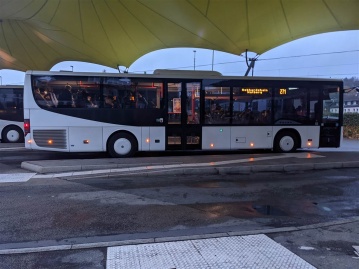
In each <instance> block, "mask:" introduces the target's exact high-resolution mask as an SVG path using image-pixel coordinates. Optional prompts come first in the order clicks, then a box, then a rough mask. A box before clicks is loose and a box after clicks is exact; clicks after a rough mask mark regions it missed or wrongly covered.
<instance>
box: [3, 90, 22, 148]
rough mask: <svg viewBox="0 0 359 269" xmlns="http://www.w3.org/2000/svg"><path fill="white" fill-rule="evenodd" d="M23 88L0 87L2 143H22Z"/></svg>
mask: <svg viewBox="0 0 359 269" xmlns="http://www.w3.org/2000/svg"><path fill="white" fill-rule="evenodd" d="M23 89H24V86H18V85H1V86H0V140H1V142H2V143H21V142H24V130H23V126H24V111H23Z"/></svg>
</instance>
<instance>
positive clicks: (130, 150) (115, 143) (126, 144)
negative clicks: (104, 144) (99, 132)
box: [108, 133, 137, 158]
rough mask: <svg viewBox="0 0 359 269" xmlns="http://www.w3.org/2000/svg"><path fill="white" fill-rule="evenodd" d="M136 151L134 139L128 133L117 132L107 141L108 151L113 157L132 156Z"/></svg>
mask: <svg viewBox="0 0 359 269" xmlns="http://www.w3.org/2000/svg"><path fill="white" fill-rule="evenodd" d="M136 151H137V143H136V139H135V138H134V137H133V136H132V135H130V134H127V133H118V134H115V135H114V136H112V137H111V138H110V140H109V141H108V153H109V154H110V155H111V157H113V158H126V157H132V156H133V155H134V154H135V152H136Z"/></svg>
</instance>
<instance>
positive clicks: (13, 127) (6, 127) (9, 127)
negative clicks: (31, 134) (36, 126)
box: [0, 124, 25, 143]
mask: <svg viewBox="0 0 359 269" xmlns="http://www.w3.org/2000/svg"><path fill="white" fill-rule="evenodd" d="M8 129H16V130H18V131H19V133H20V138H19V143H22V142H24V139H25V133H24V130H23V129H22V128H21V127H19V126H18V125H16V124H9V125H5V126H4V127H3V129H2V131H1V137H0V138H1V141H2V142H4V141H5V138H4V137H5V133H6V131H7V130H8Z"/></svg>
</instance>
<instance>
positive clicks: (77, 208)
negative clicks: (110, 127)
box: [0, 149, 359, 269]
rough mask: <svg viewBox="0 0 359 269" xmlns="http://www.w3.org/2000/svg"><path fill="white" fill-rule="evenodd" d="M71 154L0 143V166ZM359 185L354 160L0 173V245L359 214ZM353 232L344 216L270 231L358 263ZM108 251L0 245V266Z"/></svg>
mask: <svg viewBox="0 0 359 269" xmlns="http://www.w3.org/2000/svg"><path fill="white" fill-rule="evenodd" d="M268 155H270V153H268ZM68 156H69V155H68V154H59V153H46V152H33V151H23V150H20V149H19V150H16V151H14V150H13V151H2V152H1V157H0V173H4V172H7V173H19V172H21V171H22V172H24V171H23V170H22V169H21V168H20V162H21V161H23V160H35V159H38V160H41V159H43V158H47V159H61V158H67V157H68ZM71 158H101V154H100V155H98V154H78V155H74V154H71ZM358 194H359V175H358V169H331V170H319V171H307V172H296V173H258V174H251V175H202V176H201V175H199V176H198V175H196V176H190V175H187V176H161V177H159V176H157V177H152V178H151V177H136V178H134V177H123V176H122V177H115V176H114V177H106V178H101V177H96V178H91V177H86V178H82V179H73V178H63V179H57V178H52V179H46V178H44V179H30V180H29V181H27V182H22V183H1V184H0V245H2V246H9V247H10V246H12V247H13V246H17V247H31V246H32V247H36V246H39V245H56V244H57V245H61V244H66V243H71V244H76V243H77V244H81V243H89V242H102V241H123V240H136V239H146V238H153V237H156V238H163V237H178V236H187V235H188V236H189V235H201V234H203V235H204V234H213V233H228V232H245V231H248V230H252V231H253V230H263V229H273V228H281V227H289V226H290V227H299V226H305V225H312V224H318V223H323V222H333V221H334V223H335V221H337V220H342V219H348V218H351V217H357V216H359V195H358ZM358 234H359V227H358V223H350V222H348V223H346V224H344V225H330V226H328V227H322V228H320V229H306V230H301V231H296V232H280V233H275V234H271V235H270V236H271V238H273V239H274V240H275V241H277V242H279V243H281V244H282V245H284V246H286V247H287V248H288V249H290V250H291V251H293V252H294V253H296V254H297V255H299V256H300V257H303V258H304V259H305V260H306V261H308V262H309V263H311V264H312V265H314V266H315V267H317V268H333V269H334V268H355V266H356V265H357V264H358V260H357V259H356V258H355V254H354V252H353V249H352V246H353V245H359V236H358ZM308 245H310V246H311V248H306V247H307V246H308ZM313 246H314V247H313ZM303 247H304V248H303ZM106 255H107V254H106V248H90V249H81V250H64V251H49V252H36V253H26V254H7V255H0V268H1V269H2V268H106V267H105V266H106Z"/></svg>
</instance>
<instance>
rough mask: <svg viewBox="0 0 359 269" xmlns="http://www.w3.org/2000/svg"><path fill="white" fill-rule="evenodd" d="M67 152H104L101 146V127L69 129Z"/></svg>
mask: <svg viewBox="0 0 359 269" xmlns="http://www.w3.org/2000/svg"><path fill="white" fill-rule="evenodd" d="M68 140H69V151H70V152H91V151H105V149H104V148H103V144H102V127H93V126H92V127H70V128H69V135H68Z"/></svg>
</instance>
